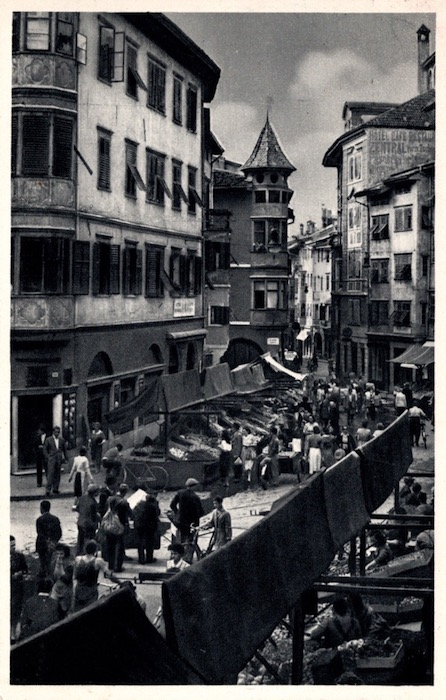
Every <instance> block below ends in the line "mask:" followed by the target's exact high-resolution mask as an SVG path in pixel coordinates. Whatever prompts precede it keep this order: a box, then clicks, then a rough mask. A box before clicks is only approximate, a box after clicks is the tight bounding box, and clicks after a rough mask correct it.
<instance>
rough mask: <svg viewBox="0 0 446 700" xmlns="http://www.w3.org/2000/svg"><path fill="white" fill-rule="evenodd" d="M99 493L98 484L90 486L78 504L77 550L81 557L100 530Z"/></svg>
mask: <svg viewBox="0 0 446 700" xmlns="http://www.w3.org/2000/svg"><path fill="white" fill-rule="evenodd" d="M98 493H99V486H98V485H97V484H90V485H89V486H88V488H87V493H86V494H84V495H83V496H81V497H80V498H79V500H78V502H77V506H76V510H77V512H78V513H79V517H78V519H77V530H78V534H77V550H76V554H77V555H78V556H79V555H80V554H83V553H84V545H85V542H87V541H88V540H93V539H94V536H95V534H96V530H97V529H98V524H99V512H98V502H97V500H96V496H97V495H98Z"/></svg>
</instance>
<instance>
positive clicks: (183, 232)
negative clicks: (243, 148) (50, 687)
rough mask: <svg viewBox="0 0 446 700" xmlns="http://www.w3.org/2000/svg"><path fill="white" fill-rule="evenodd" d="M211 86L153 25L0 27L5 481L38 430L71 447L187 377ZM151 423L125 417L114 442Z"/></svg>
mask: <svg viewBox="0 0 446 700" xmlns="http://www.w3.org/2000/svg"><path fill="white" fill-rule="evenodd" d="M219 73H220V71H219V68H218V67H217V66H216V64H215V63H214V62H213V61H212V60H211V59H210V58H209V57H208V56H207V55H206V54H205V53H204V52H203V51H202V50H201V49H200V48H199V47H198V46H197V45H196V44H194V43H193V42H192V41H191V40H190V39H189V38H188V37H187V36H186V35H185V34H184V33H183V32H182V31H181V30H180V29H179V28H178V27H176V25H174V24H173V23H172V22H171V21H170V20H168V19H167V18H166V17H165V16H163V15H162V14H158V13H145V14H133V13H119V14H114V13H102V14H97V13H93V12H92V13H74V12H20V13H14V20H13V83H12V84H13V87H12V126H13V131H12V248H11V250H12V255H11V261H12V316H11V318H12V321H11V324H12V329H11V374H12V431H11V432H12V464H13V468H23V467H24V466H26V465H28V464H30V463H31V462H32V461H33V454H32V439H33V433H34V430H35V429H36V428H37V426H38V425H39V424H44V426H45V427H46V429H47V430H48V429H49V428H50V427H51V425H54V424H60V425H61V426H62V430H63V434H64V436H65V437H66V438H67V440H68V443H69V446H70V447H74V446H75V445H76V444H80V443H81V442H83V441H84V440H85V439H86V438H87V436H88V432H89V426H90V424H91V423H92V422H93V421H99V422H102V421H103V419H104V416H105V415H106V414H107V413H108V412H109V411H111V410H112V409H114V408H116V407H119V406H122V405H124V404H126V403H128V402H130V401H131V400H132V399H133V398H134V397H136V396H137V395H138V394H139V393H140V392H141V390H142V389H143V388H144V387H145V386H148V385H149V384H150V382H151V380H152V378H153V377H154V376H156V375H158V374H160V373H163V372H171V373H172V372H178V371H181V370H186V369H190V368H195V367H199V366H200V363H201V358H202V350H203V343H204V338H205V335H206V330H205V328H204V308H203V297H202V278H203V266H202V234H203V227H204V224H203V218H204V217H203V211H202V207H203V198H204V196H205V183H204V173H203V169H204V155H205V138H204V137H205V125H204V118H203V104H204V103H209V102H211V100H212V98H213V96H214V93H215V90H216V87H217V83H218V79H219ZM152 421H153V415H151V414H149V415H147V414H144V408H143V407H141V409H140V415H138V416H136V417H132V418H131V419H129V424H128V425H126V426H121V429H120V433H121V434H120V436H119V439H120V441H121V442H122V443H123V444H124V446H125V445H126V444H133V440H135V439H136V437H137V436H138V434H140V433H141V432H144V433H145V434H150V431H151V430H152V429H153V430H155V426H156V424H154V423H153V422H152ZM109 437H110V438H113V435H112V434H111V433H109Z"/></svg>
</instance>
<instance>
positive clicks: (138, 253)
mask: <svg viewBox="0 0 446 700" xmlns="http://www.w3.org/2000/svg"><path fill="white" fill-rule="evenodd" d="M135 294H142V250H141V249H139V248H138V249H137V251H136V275H135Z"/></svg>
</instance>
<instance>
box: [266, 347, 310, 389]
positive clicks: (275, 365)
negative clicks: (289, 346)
mask: <svg viewBox="0 0 446 700" xmlns="http://www.w3.org/2000/svg"><path fill="white" fill-rule="evenodd" d="M261 357H262V360H264V361H265V362H266V363H267V364H268V365H269V366H270V367H272V368H273V370H275V371H276V372H283V373H284V374H287V375H288V376H289V377H292V378H293V379H295V380H296V381H298V382H302V381H303V380H304V379H305V377H306V376H307V375H306V374H300V373H299V372H293V370H292V369H288V367H284V366H283V365H282V364H281V363H280V362H278V361H277V360H275V359H274V357H272V355H271V353H269V352H266V353H265V354H264V355H262V356H261Z"/></svg>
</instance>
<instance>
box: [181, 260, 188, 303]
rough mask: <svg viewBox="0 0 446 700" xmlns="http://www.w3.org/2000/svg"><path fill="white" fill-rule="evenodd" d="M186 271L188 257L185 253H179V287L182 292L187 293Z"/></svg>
mask: <svg viewBox="0 0 446 700" xmlns="http://www.w3.org/2000/svg"><path fill="white" fill-rule="evenodd" d="M188 271H189V259H188V258H187V257H186V256H185V255H180V288H181V293H182V294H187V293H188V291H189V290H188V279H187V278H188Z"/></svg>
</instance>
